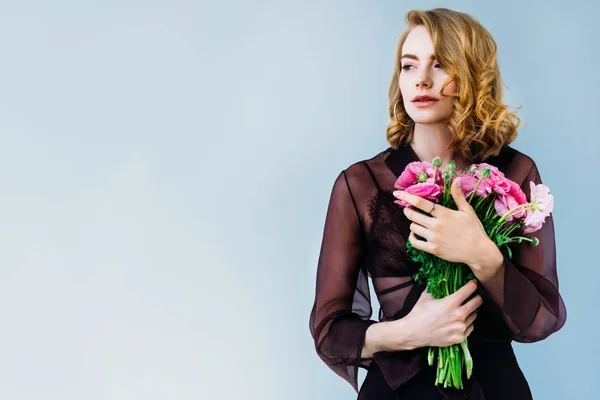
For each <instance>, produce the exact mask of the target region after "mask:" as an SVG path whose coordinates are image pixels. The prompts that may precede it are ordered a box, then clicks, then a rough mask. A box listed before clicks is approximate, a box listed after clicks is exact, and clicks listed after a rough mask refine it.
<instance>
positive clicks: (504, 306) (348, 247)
mask: <svg viewBox="0 0 600 400" xmlns="http://www.w3.org/2000/svg"><path fill="white" fill-rule="evenodd" d="M406 21H407V23H408V28H407V30H406V31H405V32H404V33H403V34H402V35H401V36H400V39H399V42H398V48H397V56H396V61H395V66H394V73H393V76H392V81H391V85H390V90H389V115H390V119H391V122H390V124H389V126H388V128H387V140H388V142H389V144H390V146H391V147H389V148H388V149H386V150H384V151H382V152H381V153H379V154H377V155H375V156H374V157H372V158H370V159H368V160H363V161H359V162H356V163H354V164H352V165H350V166H349V167H348V168H346V169H344V170H343V171H341V173H340V174H339V175H338V177H337V179H336V180H335V183H334V185H333V190H332V193H331V198H330V203H329V207H328V211H327V217H326V221H325V228H324V233H323V242H322V247H321V253H320V256H319V261H318V268H317V277H316V278H317V279H316V293H315V300H314V305H313V308H312V312H311V315H310V331H311V334H312V336H313V338H314V341H315V347H316V351H317V353H318V355H319V356H320V357H321V359H322V360H323V361H324V362H325V363H326V364H327V365H328V366H329V367H330V368H331V369H332V370H333V371H335V372H336V373H337V374H338V375H340V376H341V377H342V378H344V379H345V380H347V381H348V382H349V383H350V384H351V385H352V387H353V388H354V389H355V390H356V391H357V393H358V398H359V399H363V400H370V399H378V400H385V399H446V398H455V397H456V398H463V399H465V398H466V399H486V400H495V399H498V400H500V399H502V400H504V399H506V400H509V399H510V400H524V399H531V393H530V389H529V385H528V384H527V381H526V379H525V377H524V376H523V373H522V371H521V369H520V368H519V365H518V363H517V360H516V358H515V355H514V353H513V348H512V345H511V342H512V341H518V342H535V341H539V340H542V339H545V338H546V337H548V336H549V335H550V334H552V333H553V332H556V331H558V330H559V329H560V328H561V327H562V326H563V325H564V323H565V320H566V309H565V305H564V303H563V300H562V298H561V296H560V294H559V291H558V278H557V272H556V254H555V238H554V223H553V220H552V215H550V217H548V218H547V219H546V221H545V223H544V225H543V227H542V229H541V230H539V231H537V232H535V233H532V234H530V235H533V236H536V237H537V238H538V239H539V241H540V244H539V245H538V246H537V247H533V246H530V245H529V243H528V242H523V244H518V245H515V246H514V247H513V257H512V258H508V256H507V255H506V254H505V253H504V252H501V251H500V250H499V249H498V248H497V247H496V246H495V244H494V243H493V242H492V241H491V240H490V239H489V238H488V237H487V235H486V234H485V232H484V230H483V229H482V228H481V225H480V223H479V221H478V219H477V217H476V216H474V214H472V213H470V210H469V209H468V208H464V207H463V209H462V210H458V211H457V210H450V209H448V208H445V207H443V206H441V205H439V204H438V205H435V207H434V204H433V203H431V202H429V201H427V200H421V199H419V198H416V197H415V196H410V195H407V194H403V195H400V194H397V193H396V194H395V191H394V187H393V184H394V182H395V180H396V178H397V177H398V176H399V175H400V173H401V172H402V171H403V170H404V168H405V167H406V165H407V164H408V163H410V162H413V161H431V160H432V159H433V158H434V157H436V156H439V157H440V158H441V160H442V168H445V167H446V165H447V163H448V162H449V161H450V160H452V159H453V160H455V162H456V164H457V167H458V168H459V169H460V168H463V169H464V168H467V167H468V166H469V165H470V164H471V163H479V162H486V163H488V164H491V165H494V166H496V167H498V168H499V169H500V170H501V171H502V172H503V173H504V174H505V175H506V177H507V178H509V179H512V180H513V181H515V182H517V183H518V184H520V185H521V188H522V189H523V191H524V192H525V194H526V195H527V198H529V193H530V186H529V182H530V181H533V182H535V183H536V184H538V183H541V182H542V181H541V178H540V173H539V171H538V168H537V166H536V164H535V162H534V161H533V160H532V159H531V158H530V157H528V156H527V155H525V154H524V153H521V152H519V151H517V150H516V149H514V148H512V147H510V146H509V145H508V144H509V143H510V142H512V141H513V140H514V139H515V138H516V136H517V128H518V126H519V123H520V122H519V119H518V118H517V116H516V115H515V114H514V113H511V112H510V111H509V110H507V107H505V105H504V104H503V91H502V81H501V78H500V72H499V69H498V63H497V59H496V43H495V41H494V40H493V38H492V37H491V35H490V34H489V32H488V31H487V30H486V29H485V28H484V27H482V26H481V24H480V23H479V22H478V21H477V20H475V19H474V18H472V17H471V16H469V15H467V14H464V13H460V12H456V11H452V10H448V9H443V8H438V9H433V10H429V11H425V12H423V11H416V10H413V11H411V12H409V13H408V14H407V16H406ZM452 193H453V196H454V197H455V199H456V201H457V203H458V202H460V201H461V196H462V191H461V190H460V188H459V187H458V186H457V185H456V184H455V185H453V187H452ZM395 195H396V196H399V197H398V198H401V199H402V200H404V201H407V202H409V203H412V204H413V205H414V206H415V207H416V208H420V209H422V210H424V211H426V212H428V213H429V212H430V213H431V215H432V216H431V217H429V216H426V215H425V214H423V213H419V212H417V211H416V210H406V209H404V208H401V207H399V206H398V205H396V204H394V201H395V200H396V197H395ZM462 199H463V200H464V196H463V197H462ZM464 204H466V205H467V206H468V207H470V205H469V204H468V203H464ZM415 234H418V235H419V236H421V237H422V238H424V240H417V238H416V237H415ZM520 234H521V235H522V236H523V235H524V234H523V233H522V232H521V233H520ZM408 239H410V240H411V242H412V243H413V245H414V246H415V247H418V248H421V249H423V250H425V251H428V252H430V253H432V254H435V255H437V256H439V257H441V258H444V259H448V260H451V261H455V262H464V263H465V264H467V265H469V267H470V268H471V270H472V271H473V273H474V275H475V276H476V278H477V282H476V283H475V282H471V283H469V284H467V285H466V286H464V287H463V288H462V289H460V290H459V291H458V292H456V293H455V294H453V295H451V296H449V297H447V298H444V299H441V300H436V299H433V298H432V297H431V295H429V294H427V293H426V291H424V288H423V287H422V286H420V285H416V284H415V282H414V281H413V280H412V278H411V277H412V276H413V274H414V273H415V272H416V271H417V269H418V268H419V266H418V265H415V263H414V262H413V261H412V260H411V259H410V258H408V256H407V255H406V242H407V240H408ZM368 276H370V277H371V278H372V282H373V286H374V289H375V292H376V294H377V298H378V300H379V303H380V305H381V308H380V312H379V320H378V321H374V320H371V319H370V317H371V315H372V309H371V302H370V300H371V299H370V293H369V283H368ZM466 337H469V347H470V351H471V354H472V356H473V360H474V371H473V376H472V377H471V379H468V380H465V388H464V389H463V390H460V391H459V390H456V389H443V388H442V387H438V386H435V384H434V382H435V368H434V367H430V366H428V365H427V348H428V347H429V346H438V347H442V346H448V345H451V344H454V343H460V342H461V341H462V340H463V339H465V338H466ZM359 367H362V368H365V369H367V370H368V372H367V376H366V378H365V380H364V382H363V384H362V386H361V388H360V390H359V388H358V379H357V373H358V368H359Z"/></svg>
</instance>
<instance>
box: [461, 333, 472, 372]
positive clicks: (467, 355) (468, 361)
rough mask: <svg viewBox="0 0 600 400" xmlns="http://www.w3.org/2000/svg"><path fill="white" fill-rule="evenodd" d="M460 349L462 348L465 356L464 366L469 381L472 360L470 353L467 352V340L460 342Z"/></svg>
mask: <svg viewBox="0 0 600 400" xmlns="http://www.w3.org/2000/svg"><path fill="white" fill-rule="evenodd" d="M460 347H461V348H462V350H463V353H464V355H465V365H466V367H467V379H469V378H470V377H471V374H473V358H471V352H470V351H469V346H468V343H467V339H465V340H463V341H462V342H460Z"/></svg>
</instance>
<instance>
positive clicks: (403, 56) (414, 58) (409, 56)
mask: <svg viewBox="0 0 600 400" xmlns="http://www.w3.org/2000/svg"><path fill="white" fill-rule="evenodd" d="M401 58H402V59H404V58H412V59H413V60H417V61H419V57H417V56H415V55H414V54H403V55H402V57H401ZM429 59H430V60H435V55H434V54H432V55H431V56H430V57H429Z"/></svg>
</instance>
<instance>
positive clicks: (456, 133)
mask: <svg viewBox="0 0 600 400" xmlns="http://www.w3.org/2000/svg"><path fill="white" fill-rule="evenodd" d="M405 19H406V23H407V24H408V28H407V29H406V30H405V31H404V32H403V33H402V34H401V35H400V38H399V39H398V44H397V49H396V57H395V64H394V73H393V75H392V81H391V83H390V89H389V107H388V111H389V115H390V120H391V121H390V124H389V125H388V127H387V132H386V137H387V141H388V143H389V144H390V145H391V146H392V147H393V148H394V149H397V148H398V147H399V146H403V145H408V144H409V143H410V142H411V141H412V137H413V131H414V121H412V119H411V118H410V117H409V115H408V113H407V112H406V109H405V108H404V104H403V101H402V93H401V92H400V87H399V82H398V79H399V77H400V71H401V68H402V65H401V57H402V46H403V45H404V42H405V40H406V37H407V36H408V34H409V32H410V31H411V29H412V28H414V27H415V26H419V25H423V26H425V27H426V28H427V30H428V31H429V34H430V35H431V38H432V41H433V46H434V51H435V56H436V59H437V62H438V63H439V64H440V65H441V67H442V68H443V69H444V70H445V71H446V72H447V73H448V79H447V81H446V82H445V83H444V85H443V88H442V90H441V91H440V93H439V94H440V96H441V95H442V91H443V90H444V88H445V87H446V86H447V85H448V84H449V83H450V82H451V81H453V80H454V81H455V82H456V91H455V93H454V94H453V95H452V96H453V97H454V98H455V101H454V108H453V111H452V115H451V116H450V119H449V121H448V127H449V128H450V130H451V131H452V133H453V139H452V141H451V142H450V144H449V145H448V147H449V148H450V149H452V150H453V151H458V152H460V153H461V154H462V156H463V157H465V158H466V159H467V160H469V161H471V162H472V161H473V160H474V159H475V158H479V159H481V160H485V159H486V158H487V157H489V156H491V155H497V154H498V153H499V152H500V149H501V148H502V147H503V146H504V145H506V144H508V143H510V142H512V141H513V140H515V139H516V137H517V129H518V127H519V125H520V123H521V121H520V119H519V117H517V115H516V112H511V111H509V109H508V107H507V106H505V105H504V104H503V90H502V80H501V77H500V69H499V67H498V60H497V57H496V53H497V45H496V42H495V41H494V39H493V38H492V35H491V34H490V33H489V32H488V31H487V29H485V28H484V27H483V26H482V25H481V23H480V22H479V21H477V20H476V19H475V18H473V17H472V16H470V15H468V14H465V13H461V12H458V11H453V10H449V9H447V8H435V9H432V10H428V11H419V10H412V11H409V12H408V13H407V14H406V17H405Z"/></svg>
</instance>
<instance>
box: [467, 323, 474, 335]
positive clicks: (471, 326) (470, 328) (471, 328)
mask: <svg viewBox="0 0 600 400" xmlns="http://www.w3.org/2000/svg"><path fill="white" fill-rule="evenodd" d="M474 328H475V326H474V325H473V324H471V325H469V326H467V329H466V330H465V336H466V337H469V335H470V334H471V333H472V332H473V329H474Z"/></svg>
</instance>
